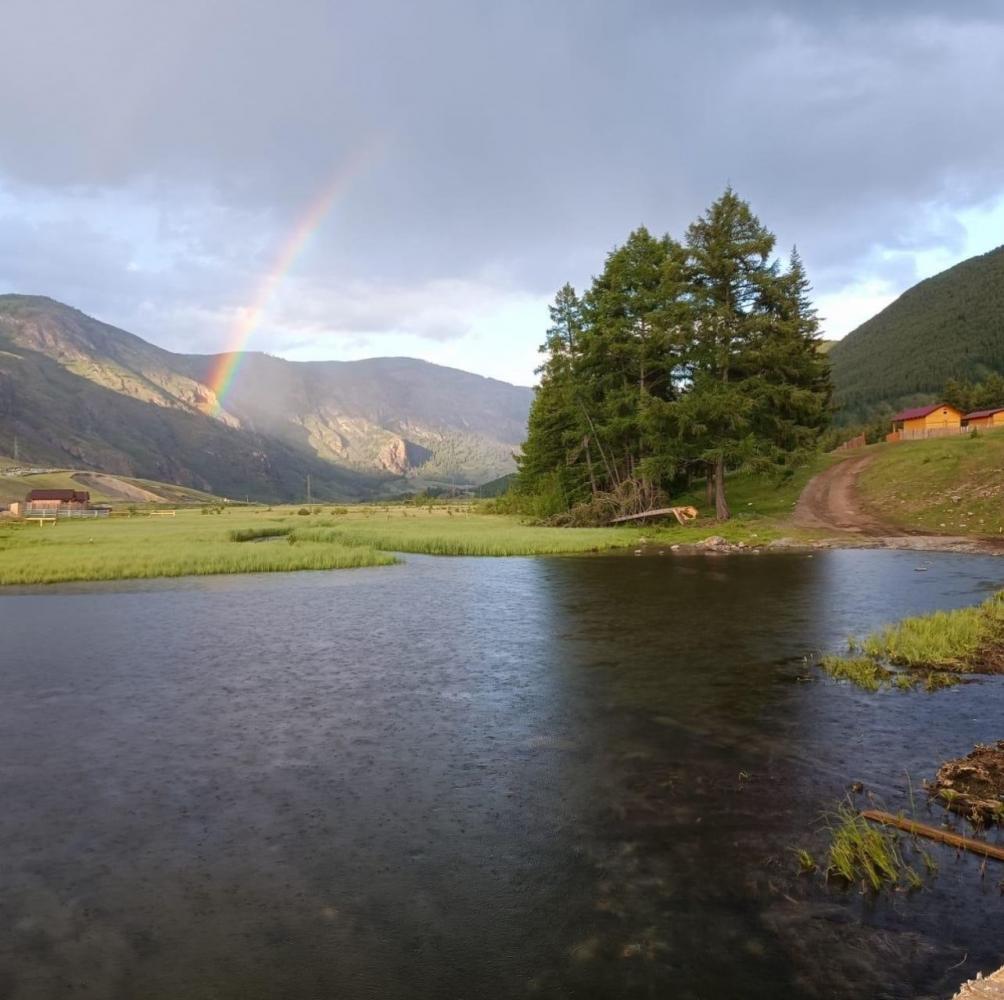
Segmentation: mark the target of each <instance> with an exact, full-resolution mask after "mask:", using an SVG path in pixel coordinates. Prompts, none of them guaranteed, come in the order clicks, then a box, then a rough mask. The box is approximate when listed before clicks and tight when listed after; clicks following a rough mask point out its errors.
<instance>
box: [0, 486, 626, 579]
mask: <svg viewBox="0 0 1004 1000" xmlns="http://www.w3.org/2000/svg"><path fill="white" fill-rule="evenodd" d="M299 509H300V508H297V507H295V506H292V507H279V508H261V507H259V508H245V507H242V508H236V507H235V508H219V509H218V510H219V513H220V516H217V517H203V516H200V515H201V512H200V511H199V510H187V511H179V512H178V515H177V516H176V517H173V518H151V517H142V516H137V517H127V518H109V519H102V520H88V521H82V520H80V521H69V520H68V521H60V522H59V523H58V524H56V525H54V526H47V527H40V526H38V525H35V524H29V523H27V522H15V521H7V522H2V521H0V587H3V586H27V585H35V584H49V583H69V582H82V581H87V580H117V579H144V578H156V577H177V576H188V575H192V576H201V575H211V574H230V573H269V572H292V571H294V570H330V569H346V568H355V567H360V566H388V565H392V564H394V563H395V562H398V561H399V560H398V559H396V558H395V557H394V555H393V554H392V553H393V552H415V553H425V554H430V555H467V556H488V555H491V556H515V555H518V556H532V555H564V554H574V553H587V552H599V551H609V550H611V549H615V548H628V547H632V546H635V545H637V544H638V542H639V539H640V538H641V537H642V535H643V534H644V532H642V531H640V530H638V529H631V528H607V529H594V528H581V529H568V528H538V527H533V526H529V525H525V524H522V523H521V522H520V521H519V519H517V518H514V517H504V516H499V515H488V514H478V513H476V512H473V511H471V510H470V509H463V508H436V509H434V510H433V511H428V510H425V509H423V510H416V509H414V508H411V509H408V508H405V507H403V506H399V507H382V508H381V507H372V506H365V507H364V506H360V507H355V508H351V509H345V508H341V507H337V508H314V509H313V510H312V511H311V516H309V517H303V516H300V515H299V514H298V511H299ZM315 511H316V513H315ZM282 538H285V540H286V541H285V543H284V542H281V541H278V542H275V543H268V544H262V545H255V544H248V543H251V542H255V541H258V540H266V539H282Z"/></svg>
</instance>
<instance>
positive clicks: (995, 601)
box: [820, 592, 1004, 691]
mask: <svg viewBox="0 0 1004 1000" xmlns="http://www.w3.org/2000/svg"><path fill="white" fill-rule="evenodd" d="M848 645H849V649H848V654H847V655H846V656H836V655H833V656H824V657H823V658H822V660H821V661H820V665H821V666H822V667H823V669H824V670H825V671H826V672H827V673H828V674H830V676H831V677H835V678H837V679H838V680H846V681H850V682H851V683H853V684H856V685H857V686H858V687H860V688H863V689H864V690H866V691H879V690H881V689H883V688H888V687H892V688H897V689H899V690H913V689H915V688H923V689H924V690H925V691H939V690H941V689H942V688H946V687H952V686H954V685H956V684H960V683H962V679H963V675H965V674H977V673H1002V672H1004V592H1002V593H998V594H995V595H994V596H993V597H991V598H989V599H988V600H986V601H984V602H983V603H982V604H979V605H977V606H976V607H973V608H961V609H959V610H957V611H935V612H933V613H932V614H929V615H919V616H917V617H914V618H905V619H904V620H903V621H901V622H898V623H897V624H895V625H889V626H887V627H886V628H884V629H880V630H879V631H877V632H873V633H872V634H871V635H869V636H867V637H866V638H865V639H864V640H862V641H861V642H858V641H857V640H854V639H852V640H850V642H849V644H848Z"/></svg>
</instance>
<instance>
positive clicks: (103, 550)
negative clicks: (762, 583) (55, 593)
mask: <svg viewBox="0 0 1004 1000" xmlns="http://www.w3.org/2000/svg"><path fill="white" fill-rule="evenodd" d="M828 461H829V459H827V458H825V457H824V458H820V459H819V460H818V461H817V462H816V463H815V464H813V465H812V466H810V467H806V468H805V469H803V470H800V471H799V472H798V473H796V475H795V476H794V477H792V478H790V479H789V480H787V481H785V482H784V483H782V484H780V485H778V484H777V483H774V482H767V481H764V480H763V479H760V478H756V477H748V476H735V477H732V478H730V481H729V493H730V501H731V503H732V504H733V510H734V512H735V516H734V518H733V520H731V521H729V522H727V523H725V524H718V523H717V522H715V521H714V520H712V519H711V518H710V517H708V516H704V517H702V518H700V519H699V520H698V521H695V522H693V523H691V524H688V525H685V526H681V525H678V524H677V523H676V522H675V521H673V520H669V521H667V522H663V523H662V524H661V525H652V524H650V525H638V526H619V527H613V528H555V527H545V526H537V525H531V524H526V523H524V522H523V521H522V520H521V519H520V518H518V517H514V516H508V515H499V514H492V513H484V512H479V510H478V507H477V505H462V504H433V505H431V506H429V507H416V506H406V505H387V506H378V505H359V506H353V507H331V506H327V505H324V506H318V507H314V508H312V513H311V514H310V515H309V516H308V515H300V514H299V513H298V510H299V509H300V508H297V507H276V508H275V509H270V508H269V509H266V508H263V507H238V506H233V507H227V508H224V509H223V513H221V514H216V513H210V514H203V513H201V511H200V510H198V509H193V508H188V509H180V510H179V511H178V513H177V516H176V517H173V518H160V517H154V516H146V512H147V511H148V510H149V509H151V508H150V506H149V505H143V504H138V505H135V507H136V509H137V510H138V512H139V513H138V515H137V516H135V517H122V518H109V519H106V520H87V521H60V522H59V523H58V524H56V525H55V526H48V525H46V526H43V527H40V526H38V525H37V524H31V523H20V522H13V521H6V522H5V521H0V585H18V584H20V585H24V584H37V583H56V582H66V581H78V580H114V579H131V578H143V577H161V576H185V575H204V574H217V573H260V572H283V571H290V570H300V569H315V570H320V569H340V568H345V567H353V566H376V565H386V564H388V563H392V562H393V561H394V559H393V556H392V555H390V554H389V553H393V552H406V553H421V554H428V555H438V556H534V555H567V554H574V553H587V552H603V551H609V550H612V549H618V548H620V549H623V548H633V547H636V546H638V545H640V544H643V543H645V542H647V543H650V544H653V545H667V546H668V545H671V544H673V543H676V542H680V543H691V542H698V541H701V540H702V539H704V538H707V537H708V536H709V535H721V536H723V537H724V538H726V539H728V540H729V541H733V542H737V541H744V542H746V543H747V544H763V543H766V542H769V541H771V540H772V539H774V538H777V537H780V536H781V535H783V534H788V535H791V534H793V532H792V531H791V529H790V528H788V526H787V525H786V524H785V518H786V517H787V515H788V513H790V510H791V508H792V506H793V505H794V503H795V500H796V499H797V498H798V494H799V492H800V491H801V489H802V486H803V485H804V484H805V482H806V481H808V479H809V477H810V476H811V475H812V474H813V473H814V472H815V471H816V470H817V469H818V468H820V467H823V466H824V465H825V464H827V463H828ZM25 480H30V481H32V483H33V485H35V486H37V487H39V488H43V487H46V488H79V486H80V484H79V483H77V482H75V481H74V480H72V479H70V478H69V474H68V473H53V474H50V475H45V476H37V477H36V476H30V477H18V478H17V479H16V480H13V481H12V484H11V487H12V489H13V492H14V495H15V496H18V497H21V496H23V495H24V492H25ZM137 482H138V481H137ZM2 485H3V484H2V482H0V487H2ZM150 485H151V487H153V488H156V489H157V490H158V491H159V492H162V491H163V489H164V486H163V484H150ZM94 499H95V500H99V501H100V500H101V499H102V497H101V496H100V495H95V496H94ZM673 502H674V503H676V504H680V505H684V504H693V505H695V506H701V505H702V504H703V495H701V496H698V495H696V494H695V495H693V496H686V497H675V498H673ZM118 506H119V507H123V506H127V504H126V503H124V502H121V501H120V503H119V504H118ZM129 506H132V505H129ZM704 513H705V515H706V514H707V512H704ZM794 534H797V533H794ZM803 534H804V533H803ZM267 536H272V537H271V538H270V540H268V541H261V540H260V539H262V538H265V537H267ZM256 539H257V540H256Z"/></svg>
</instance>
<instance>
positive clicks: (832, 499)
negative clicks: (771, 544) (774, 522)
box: [792, 455, 1004, 555]
mask: <svg viewBox="0 0 1004 1000" xmlns="http://www.w3.org/2000/svg"><path fill="white" fill-rule="evenodd" d="M874 457H875V456H874V455H859V456H857V457H855V458H847V459H844V461H842V462H838V463H837V464H836V465H833V466H831V467H830V468H829V469H827V470H826V471H825V472H821V473H820V474H819V475H818V476H815V477H814V478H813V479H811V480H809V483H808V485H807V486H806V487H805V489H804V490H803V491H802V495H801V496H800V497H799V498H798V503H797V504H796V505H795V511H794V514H793V515H792V522H793V523H794V524H795V525H796V526H797V527H799V528H809V529H810V530H814V531H827V532H832V533H833V534H834V535H835V536H837V538H836V540H837V541H838V542H839V540H840V538H841V537H842V538H844V539H845V540H846V541H847V542H850V537H849V536H853V537H854V538H855V539H856V541H854V542H852V543H851V544H860V545H865V546H874V547H877V548H889V549H917V550H923V551H946V552H985V553H993V554H995V555H1001V554H1004V550H1002V545H1001V543H1000V542H998V540H997V539H981V538H972V537H965V536H959V535H933V534H927V533H925V532H922V531H909V530H907V529H905V528H899V527H896V525H893V524H889V523H888V522H885V521H883V520H882V519H881V518H879V517H878V516H876V515H874V514H872V513H870V512H869V511H867V510H866V509H865V505H864V503H863V502H862V500H861V495H860V492H859V491H858V477H859V476H860V475H861V473H862V472H863V471H864V470H865V469H866V468H867V467H868V465H870V464H871V462H872V460H873V459H874Z"/></svg>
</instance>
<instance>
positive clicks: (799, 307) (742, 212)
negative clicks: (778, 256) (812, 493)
mask: <svg viewBox="0 0 1004 1000" xmlns="http://www.w3.org/2000/svg"><path fill="white" fill-rule="evenodd" d="M685 244H686V248H687V253H688V264H689V280H690V286H691V290H692V296H693V299H692V304H693V318H694V323H693V329H692V332H691V338H690V342H689V345H688V346H689V351H688V361H687V373H688V378H689V381H690V387H689V391H688V392H687V394H686V406H685V407H684V413H683V414H681V416H682V417H683V420H682V426H683V428H684V432H685V433H687V434H688V435H689V436H690V437H691V439H692V440H693V441H694V444H695V446H696V447H697V449H698V453H699V456H700V458H701V459H702V460H704V461H705V462H706V463H707V466H708V468H709V469H710V470H711V475H712V476H713V483H714V502H715V514H716V516H717V518H718V519H719V520H726V519H728V518H729V517H730V511H729V506H728V500H727V498H726V478H725V475H726V471H727V470H728V469H735V468H743V467H745V468H764V467H766V466H770V465H777V464H780V463H781V462H782V461H783V459H784V456H785V454H786V453H788V452H792V451H799V450H804V449H805V448H807V447H809V446H811V443H812V441H814V439H815V437H816V436H817V435H818V432H819V430H820V429H821V427H822V426H823V425H824V424H825V420H826V410H827V406H828V403H829V387H828V378H827V374H826V372H827V370H826V364H825V360H824V359H823V358H822V357H820V355H819V352H818V350H817V348H816V344H815V338H816V334H817V328H818V324H817V321H816V317H815V313H814V312H813V310H812V307H811V304H810V303H809V301H808V297H807V293H808V283H807V281H806V278H805V273H804V269H803V268H802V265H801V261H800V260H799V258H798V256H797V254H795V255H794V256H793V258H792V267H791V269H790V270H789V271H788V272H787V273H785V272H783V271H782V270H781V268H780V265H779V264H778V263H777V262H776V261H772V260H771V254H772V253H773V251H774V244H775V239H774V236H773V234H772V233H771V232H770V231H769V230H768V229H767V228H766V227H765V226H764V225H763V224H762V223H761V222H760V220H759V219H758V218H757V217H756V216H755V215H754V214H753V212H752V211H751V210H750V207H749V205H748V204H747V203H746V202H744V201H743V200H742V199H740V198H739V197H738V196H737V195H736V193H735V192H734V191H733V190H732V189H731V188H728V189H726V191H725V193H724V194H723V195H722V196H721V197H720V198H719V199H718V200H717V201H716V202H715V203H714V204H713V205H712V206H711V207H710V208H709V209H708V210H707V211H706V212H705V213H704V215H703V216H701V218H699V219H698V220H697V221H696V222H694V223H693V224H692V225H691V226H690V228H689V229H688V230H687V237H686V241H685Z"/></svg>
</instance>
